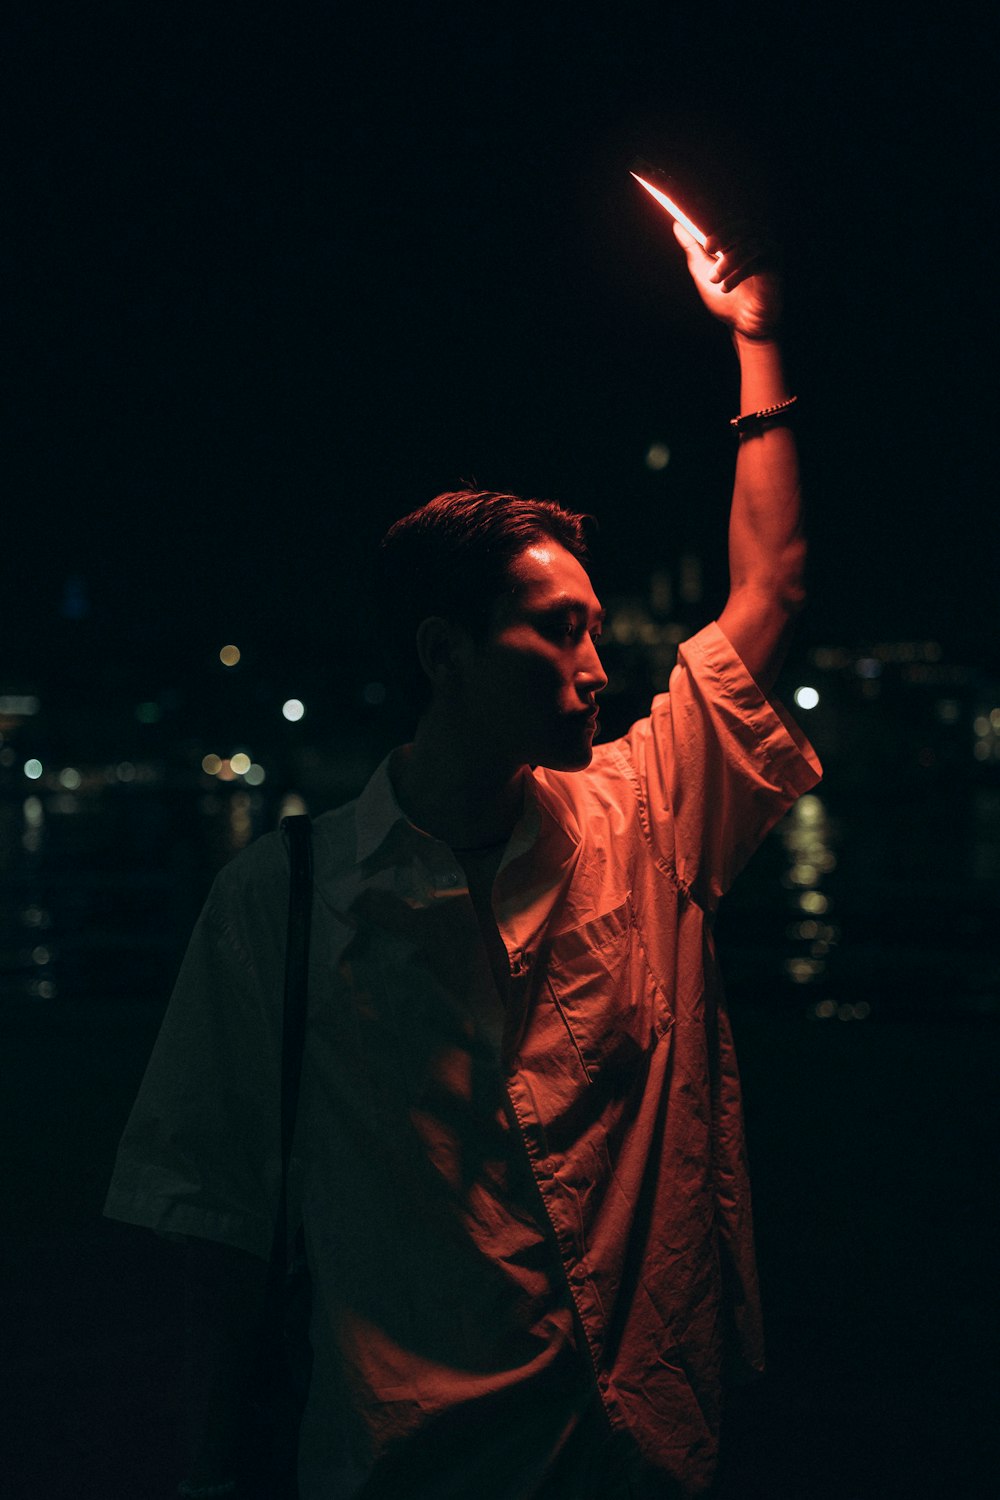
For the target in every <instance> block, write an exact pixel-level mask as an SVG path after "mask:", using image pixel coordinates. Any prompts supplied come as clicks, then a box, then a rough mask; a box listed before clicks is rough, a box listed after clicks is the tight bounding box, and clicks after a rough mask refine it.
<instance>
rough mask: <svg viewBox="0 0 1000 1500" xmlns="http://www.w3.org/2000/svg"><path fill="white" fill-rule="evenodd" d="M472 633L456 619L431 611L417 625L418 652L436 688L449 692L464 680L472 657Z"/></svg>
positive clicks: (421, 662) (432, 684) (421, 663)
mask: <svg viewBox="0 0 1000 1500" xmlns="http://www.w3.org/2000/svg"><path fill="white" fill-rule="evenodd" d="M471 644H472V643H471V640H470V637H469V633H468V631H466V630H463V629H462V627H461V625H456V623H455V622H454V620H445V619H442V617H441V616H440V615H429V616H428V618H427V619H426V620H421V622H420V624H419V625H418V626H417V655H418V656H419V658H420V665H421V666H422V667H423V669H424V671H425V672H426V673H427V676H428V678H429V679H430V683H431V686H432V687H433V688H434V690H435V691H441V692H447V691H448V690H449V689H452V688H454V687H455V686H456V684H457V683H458V682H459V681H460V680H461V677H462V673H463V669H464V668H465V666H466V665H467V663H468V660H469V651H470V647H471Z"/></svg>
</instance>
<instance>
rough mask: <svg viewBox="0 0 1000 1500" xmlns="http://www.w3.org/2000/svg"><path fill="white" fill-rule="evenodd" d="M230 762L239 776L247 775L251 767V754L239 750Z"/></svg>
mask: <svg viewBox="0 0 1000 1500" xmlns="http://www.w3.org/2000/svg"><path fill="white" fill-rule="evenodd" d="M229 764H230V765H231V766H232V768H233V771H234V772H235V773H236V775H237V776H245V775H246V773H247V772H248V771H249V769H250V757H249V755H245V754H244V752H243V751H242V750H239V751H237V753H236V754H235V755H234V756H233V758H232V759H231V760H230V762H229Z"/></svg>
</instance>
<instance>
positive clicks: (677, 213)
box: [629, 172, 705, 250]
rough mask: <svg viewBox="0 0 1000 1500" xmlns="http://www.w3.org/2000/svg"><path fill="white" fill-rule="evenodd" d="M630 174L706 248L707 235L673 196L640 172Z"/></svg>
mask: <svg viewBox="0 0 1000 1500" xmlns="http://www.w3.org/2000/svg"><path fill="white" fill-rule="evenodd" d="M629 176H630V177H634V178H635V180H636V182H637V183H638V184H639V185H640V187H644V188H645V189H646V192H647V193H649V194H650V196H651V197H653V198H655V199H656V201H657V203H659V205H660V207H661V208H665V209H666V210H667V213H668V214H672V215H673V217H674V218H675V219H676V220H677V222H678V224H683V225H684V228H685V229H686V230H687V232H688V234H693V235H694V237H695V239H696V240H697V241H698V244H699V245H700V246H701V248H702V249H703V250H704V248H705V236H704V235H703V234H702V232H701V230H700V229H699V228H698V226H697V224H692V222H691V220H690V219H689V218H688V216H687V214H686V213H684V212H683V210H681V209H679V208H678V207H677V204H676V203H675V202H674V200H673V199H672V198H668V197H667V195H666V193H661V192H660V189H659V188H658V187H654V186H653V184H652V183H651V182H647V181H646V179H645V177H640V176H639V174H638V172H630V173H629Z"/></svg>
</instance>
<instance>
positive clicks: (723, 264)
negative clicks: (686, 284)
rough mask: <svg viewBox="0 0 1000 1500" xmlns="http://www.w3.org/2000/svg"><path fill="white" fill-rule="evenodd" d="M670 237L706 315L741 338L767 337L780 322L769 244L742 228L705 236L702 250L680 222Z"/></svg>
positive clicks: (778, 292)
mask: <svg viewBox="0 0 1000 1500" xmlns="http://www.w3.org/2000/svg"><path fill="white" fill-rule="evenodd" d="M674 234H675V235H676V236H677V239H678V240H679V241H680V243H681V244H682V245H683V246H684V249H685V251H686V253H687V262H688V270H689V271H690V272H691V276H692V279H693V280H694V284H695V286H696V287H697V288H698V292H699V294H700V296H701V300H702V301H703V302H704V304H705V306H706V307H707V308H708V310H709V312H710V313H711V314H712V315H713V316H714V317H716V318H719V319H721V321H722V322H723V323H726V324H727V325H728V326H729V327H730V328H731V329H732V330H733V331H734V332H735V333H740V334H742V335H743V336H744V338H750V339H767V338H772V337H773V336H774V334H775V332H776V330H777V327H778V323H779V321H780V318H781V282H780V279H779V277H778V274H777V272H776V271H775V269H774V261H775V253H774V247H773V245H771V244H770V243H769V242H768V241H767V240H766V239H765V238H764V236H763V235H761V234H760V232H759V231H757V230H755V229H751V228H748V226H746V225H744V224H733V225H730V226H727V227H725V228H724V229H722V230H720V231H719V232H718V233H717V234H710V235H708V237H707V239H706V242H705V249H704V250H702V248H701V246H700V245H699V244H698V242H697V240H696V239H695V238H694V237H693V235H691V234H689V233H688V231H687V230H686V229H685V228H684V226H683V224H677V223H675V224H674ZM719 252H721V255H720V258H719V259H718V260H716V259H715V256H716V254H717V253H719Z"/></svg>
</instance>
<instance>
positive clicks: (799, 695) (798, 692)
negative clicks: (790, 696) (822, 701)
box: [795, 687, 819, 708]
mask: <svg viewBox="0 0 1000 1500" xmlns="http://www.w3.org/2000/svg"><path fill="white" fill-rule="evenodd" d="M795 701H796V703H797V704H798V705H799V708H815V707H816V705H817V703H818V702H819V693H817V691H816V689H815V688H814V687H800V688H796V689H795Z"/></svg>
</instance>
